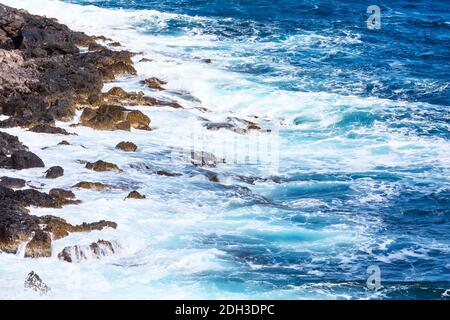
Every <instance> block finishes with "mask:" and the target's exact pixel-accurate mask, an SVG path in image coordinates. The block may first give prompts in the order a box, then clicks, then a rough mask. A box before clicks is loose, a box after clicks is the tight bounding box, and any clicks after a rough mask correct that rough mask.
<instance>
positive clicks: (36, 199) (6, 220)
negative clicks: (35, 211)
mask: <svg viewBox="0 0 450 320" xmlns="http://www.w3.org/2000/svg"><path fill="white" fill-rule="evenodd" d="M0 204H1V214H0V250H1V251H3V252H6V253H14V254H15V253H17V250H18V248H19V246H20V244H21V243H22V242H25V241H28V240H29V239H31V238H32V237H33V235H35V234H36V232H39V231H41V230H43V231H46V232H50V233H52V235H53V237H54V239H60V238H63V237H65V236H67V235H68V234H69V232H89V231H91V230H101V229H103V228H105V227H111V228H114V229H115V228H116V227H117V224H116V223H114V222H111V221H104V220H102V221H98V222H94V223H83V224H81V225H71V224H69V223H67V222H66V221H65V220H64V219H61V218H58V217H54V216H43V217H37V216H34V215H30V214H28V210H27V209H26V207H28V206H37V207H49V208H60V207H61V203H60V201H59V200H58V199H56V198H54V197H52V196H50V195H48V194H46V193H42V192H39V191H37V190H33V189H29V190H18V191H14V190H12V189H9V188H5V187H0ZM41 226H44V227H43V229H42V228H41Z"/></svg>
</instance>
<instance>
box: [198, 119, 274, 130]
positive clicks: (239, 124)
mask: <svg viewBox="0 0 450 320" xmlns="http://www.w3.org/2000/svg"><path fill="white" fill-rule="evenodd" d="M205 127H206V129H208V130H211V131H217V130H220V129H226V130H230V131H233V132H235V133H239V134H244V133H247V132H249V131H252V130H256V131H261V132H269V131H270V130H267V129H262V128H261V127H260V126H259V125H258V124H256V123H255V122H253V121H249V120H245V119H240V118H237V117H227V118H226V120H225V121H223V122H210V121H207V122H206V123H205Z"/></svg>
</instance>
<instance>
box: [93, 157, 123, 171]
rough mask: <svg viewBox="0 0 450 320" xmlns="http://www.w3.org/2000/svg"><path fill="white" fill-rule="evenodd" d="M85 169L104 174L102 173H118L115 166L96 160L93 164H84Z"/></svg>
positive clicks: (117, 168)
mask: <svg viewBox="0 0 450 320" xmlns="http://www.w3.org/2000/svg"><path fill="white" fill-rule="evenodd" d="M86 169H89V170H94V171H98V172H104V171H116V172H119V171H120V169H119V167H118V166H117V165H115V164H114V163H110V162H105V161H102V160H98V161H96V162H94V163H91V162H88V163H86Z"/></svg>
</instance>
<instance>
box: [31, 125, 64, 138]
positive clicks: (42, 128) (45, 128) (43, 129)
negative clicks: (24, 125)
mask: <svg viewBox="0 0 450 320" xmlns="http://www.w3.org/2000/svg"><path fill="white" fill-rule="evenodd" d="M30 131H32V132H36V133H48V134H62V135H66V136H67V135H71V134H73V133H69V132H67V131H66V129H63V128H58V127H53V126H51V125H48V124H38V125H35V126H34V127H32V128H31V129H30Z"/></svg>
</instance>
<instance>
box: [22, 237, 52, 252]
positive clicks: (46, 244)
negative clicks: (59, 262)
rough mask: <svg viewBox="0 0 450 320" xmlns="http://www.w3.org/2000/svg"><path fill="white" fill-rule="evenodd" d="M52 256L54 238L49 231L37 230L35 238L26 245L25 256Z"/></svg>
mask: <svg viewBox="0 0 450 320" xmlns="http://www.w3.org/2000/svg"><path fill="white" fill-rule="evenodd" d="M51 256H52V238H51V236H50V234H49V233H48V232H44V231H36V232H35V234H34V236H33V239H31V241H30V242H28V243H27V246H26V247H25V258H43V257H51Z"/></svg>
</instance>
